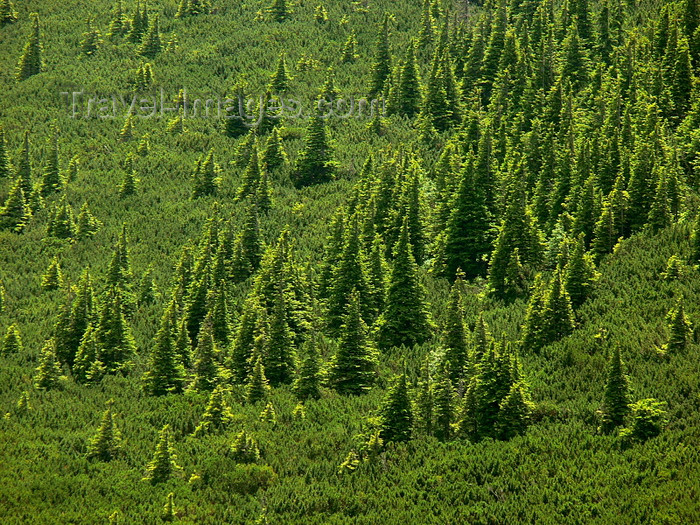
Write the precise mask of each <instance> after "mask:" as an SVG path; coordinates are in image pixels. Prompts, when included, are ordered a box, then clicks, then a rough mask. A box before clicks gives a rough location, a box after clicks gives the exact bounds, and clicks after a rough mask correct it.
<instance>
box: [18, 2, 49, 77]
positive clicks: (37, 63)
mask: <svg viewBox="0 0 700 525" xmlns="http://www.w3.org/2000/svg"><path fill="white" fill-rule="evenodd" d="M30 16H31V19H32V34H31V35H30V36H29V39H28V40H27V43H26V44H25V45H24V50H23V51H22V55H21V56H20V59H19V62H18V64H17V70H16V73H15V77H16V78H17V80H18V81H22V80H27V79H28V78H29V77H31V76H34V75H38V74H39V73H41V72H42V71H43V69H44V58H43V52H44V49H43V46H42V43H41V29H40V28H39V15H38V14H36V13H32V14H31V15H30Z"/></svg>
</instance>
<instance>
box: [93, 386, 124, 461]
mask: <svg viewBox="0 0 700 525" xmlns="http://www.w3.org/2000/svg"><path fill="white" fill-rule="evenodd" d="M113 405H114V400H112V399H110V400H109V401H108V402H107V410H105V413H104V415H103V416H102V422H101V423H100V426H99V428H98V429H97V432H96V433H95V435H94V436H93V438H92V439H91V440H90V442H89V443H88V449H87V457H88V459H96V460H98V461H111V460H113V459H115V458H116V457H118V456H119V455H120V454H121V452H122V443H121V433H120V432H119V429H118V428H117V426H116V424H115V423H114V414H113V413H112V406H113Z"/></svg>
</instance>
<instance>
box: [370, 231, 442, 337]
mask: <svg viewBox="0 0 700 525" xmlns="http://www.w3.org/2000/svg"><path fill="white" fill-rule="evenodd" d="M408 237H409V235H408V221H407V220H406V219H405V218H404V221H403V224H402V226H401V233H400V236H399V240H398V241H397V243H396V246H395V248H394V266H393V268H392V271H391V276H390V278H389V287H388V291H387V298H386V306H385V308H384V312H383V313H382V315H381V317H380V318H379V319H378V320H377V324H378V327H379V328H378V330H379V331H378V335H377V341H378V343H379V346H380V348H391V347H393V346H401V345H406V346H413V345H416V344H421V343H423V342H425V341H426V340H428V339H429V338H430V337H431V336H432V329H433V324H432V321H431V319H430V314H429V312H428V306H427V303H426V302H425V290H424V289H423V285H422V283H421V282H420V281H419V276H418V268H417V267H416V262H415V260H414V258H413V253H412V251H413V250H412V247H411V243H410V241H409V238H408Z"/></svg>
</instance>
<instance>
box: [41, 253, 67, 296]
mask: <svg viewBox="0 0 700 525" xmlns="http://www.w3.org/2000/svg"><path fill="white" fill-rule="evenodd" d="M62 286H63V272H62V271H61V264H60V263H59V262H58V257H54V258H53V259H52V261H51V264H49V267H48V269H47V270H46V273H45V274H44V275H43V277H42V278H41V287H42V288H43V289H44V290H58V289H59V288H61V287H62Z"/></svg>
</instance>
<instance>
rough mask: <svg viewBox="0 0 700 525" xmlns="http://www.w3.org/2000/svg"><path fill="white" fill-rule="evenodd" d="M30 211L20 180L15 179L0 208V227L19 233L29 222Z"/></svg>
mask: <svg viewBox="0 0 700 525" xmlns="http://www.w3.org/2000/svg"><path fill="white" fill-rule="evenodd" d="M31 218H32V211H31V209H30V207H29V204H28V203H27V199H26V197H25V194H24V190H22V181H21V180H19V179H17V181H15V183H14V185H13V186H12V188H11V189H10V193H9V194H8V195H7V199H5V204H4V206H2V208H0V229H3V230H11V231H13V232H16V233H20V232H22V231H23V230H24V228H25V227H26V226H27V225H28V224H29V221H30V220H31Z"/></svg>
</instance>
